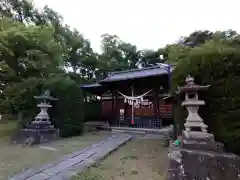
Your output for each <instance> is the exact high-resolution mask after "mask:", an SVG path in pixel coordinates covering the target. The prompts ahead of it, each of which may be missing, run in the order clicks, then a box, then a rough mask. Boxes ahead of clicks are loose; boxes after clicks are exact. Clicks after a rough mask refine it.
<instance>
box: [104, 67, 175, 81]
mask: <svg viewBox="0 0 240 180" xmlns="http://www.w3.org/2000/svg"><path fill="white" fill-rule="evenodd" d="M172 70H173V68H171V71H172ZM164 74H166V75H167V74H168V72H167V70H165V69H163V68H161V67H159V66H154V67H149V68H142V69H133V70H129V71H119V72H114V73H113V74H111V75H110V76H108V77H107V78H105V79H103V80H102V81H100V83H104V82H113V81H122V80H130V79H137V78H144V77H150V76H159V75H164Z"/></svg>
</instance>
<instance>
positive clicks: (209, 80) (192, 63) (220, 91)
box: [169, 32, 240, 153]
mask: <svg viewBox="0 0 240 180" xmlns="http://www.w3.org/2000/svg"><path fill="white" fill-rule="evenodd" d="M215 34H216V33H215ZM223 34H225V32H224V33H223ZM234 38H238V35H237V34H236V35H234ZM233 42H235V40H234V39H232V38H229V37H228V36H225V37H224V36H221V38H218V39H217V38H216V37H214V38H213V39H211V40H208V41H206V42H205V43H204V44H202V45H199V46H196V47H194V48H191V49H190V50H188V51H186V52H185V53H186V55H185V56H183V58H181V60H180V61H179V60H178V63H177V66H176V69H175V70H174V73H173V84H174V87H173V88H175V87H176V86H178V85H183V84H184V80H185V78H186V76H187V75H188V74H191V75H192V76H193V77H195V79H196V83H198V84H203V85H207V84H210V85H211V88H210V89H209V90H208V91H207V92H206V93H205V94H201V98H203V99H204V100H205V101H206V106H204V107H202V108H201V109H200V114H201V115H202V117H203V119H204V121H205V123H206V124H207V125H208V126H209V131H210V132H214V134H215V136H216V139H217V140H220V141H222V142H224V144H225V146H226V148H227V150H229V151H232V152H235V153H239V150H240V144H239V140H240V133H239V127H240V124H239V122H238V115H237V114H239V113H240V96H239V93H238V87H239V85H240V81H239V79H240V68H239V59H240V53H239V45H236V44H235V43H233ZM176 55H177V54H175V55H174V56H173V57H174V58H173V61H174V60H176V59H175V57H176ZM179 56H181V54H179ZM169 57H171V54H170V55H169ZM170 60H171V59H170ZM178 109H179V108H178ZM178 112H179V116H178V117H177V118H178V120H184V119H185V118H184V116H183V111H182V109H180V111H178ZM182 122H183V121H182Z"/></svg>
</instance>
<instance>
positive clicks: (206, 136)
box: [181, 131, 224, 152]
mask: <svg viewBox="0 0 240 180" xmlns="http://www.w3.org/2000/svg"><path fill="white" fill-rule="evenodd" d="M181 147H182V148H184V149H191V150H202V151H214V152H224V145H223V144H222V143H219V142H215V141H214V135H213V134H210V133H204V132H199V131H191V132H188V131H184V132H183V141H182V145H181Z"/></svg>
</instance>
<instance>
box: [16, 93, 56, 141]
mask: <svg viewBox="0 0 240 180" xmlns="http://www.w3.org/2000/svg"><path fill="white" fill-rule="evenodd" d="M34 98H35V99H37V100H40V103H39V104H38V105H37V107H39V108H40V112H39V113H38V114H37V116H36V117H35V118H34V120H33V121H31V122H30V123H29V124H28V125H26V128H24V129H21V130H20V134H19V135H18V137H17V140H16V141H15V142H16V143H24V144H29V145H32V144H40V143H43V142H48V141H51V140H54V139H57V138H58V136H59V133H58V130H57V129H56V128H54V126H53V125H52V124H51V122H50V120H49V119H50V117H49V115H48V113H47V110H48V108H51V107H52V105H51V104H50V102H51V101H55V100H57V99H55V98H54V97H52V96H50V91H48V90H46V91H45V92H44V93H43V94H42V95H40V96H34Z"/></svg>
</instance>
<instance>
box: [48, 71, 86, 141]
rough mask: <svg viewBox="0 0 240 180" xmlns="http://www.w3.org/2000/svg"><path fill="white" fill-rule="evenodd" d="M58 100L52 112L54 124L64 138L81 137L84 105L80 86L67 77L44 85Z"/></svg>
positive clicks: (54, 79)
mask: <svg viewBox="0 0 240 180" xmlns="http://www.w3.org/2000/svg"><path fill="white" fill-rule="evenodd" d="M44 87H45V88H47V89H49V90H50V91H51V92H52V95H53V96H54V97H56V98H57V99H58V100H57V102H55V103H54V107H53V110H52V113H51V115H52V117H53V120H52V121H53V123H54V125H55V126H56V127H58V128H59V130H60V135H61V136H62V137H69V136H74V135H79V134H81V133H82V130H83V121H84V112H83V108H84V106H83V105H84V104H83V96H82V91H81V89H80V88H79V86H78V84H77V83H76V82H74V81H73V80H72V79H70V78H69V77H67V76H57V77H53V78H52V79H51V80H50V81H47V82H46V83H45V85H44Z"/></svg>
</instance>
